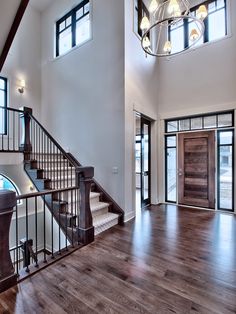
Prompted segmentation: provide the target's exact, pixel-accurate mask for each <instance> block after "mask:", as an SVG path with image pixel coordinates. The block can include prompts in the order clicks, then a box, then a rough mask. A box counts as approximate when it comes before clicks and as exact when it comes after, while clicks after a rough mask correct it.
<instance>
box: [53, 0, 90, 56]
mask: <svg viewBox="0 0 236 314" xmlns="http://www.w3.org/2000/svg"><path fill="white" fill-rule="evenodd" d="M88 3H89V10H88V12H86V13H85V6H86V5H87V4H88ZM90 6H91V3H90V0H84V1H82V2H81V3H79V4H78V5H77V6H76V7H74V8H73V9H72V10H71V11H69V12H68V13H66V14H65V15H64V16H63V17H62V18H60V19H59V20H58V21H57V22H56V57H59V56H61V55H63V54H60V53H59V41H60V34H62V33H63V32H64V31H65V30H66V29H68V28H69V27H71V36H72V38H71V48H70V50H71V49H72V48H73V47H76V46H79V45H76V23H77V22H78V21H79V20H81V19H83V18H84V17H85V16H87V15H88V14H90ZM81 8H83V15H82V16H81V17H79V18H78V19H76V13H77V12H78V11H79V10H80V9H81ZM69 17H71V24H70V25H68V26H67V25H66V20H67V19H68V18H69ZM63 22H65V28H64V29H63V30H62V31H60V24H61V23H63ZM70 50H68V51H70Z"/></svg>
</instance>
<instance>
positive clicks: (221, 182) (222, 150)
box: [218, 130, 234, 210]
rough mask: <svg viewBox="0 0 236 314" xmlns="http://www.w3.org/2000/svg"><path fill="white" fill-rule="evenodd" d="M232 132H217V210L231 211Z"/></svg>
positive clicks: (232, 185)
mask: <svg viewBox="0 0 236 314" xmlns="http://www.w3.org/2000/svg"><path fill="white" fill-rule="evenodd" d="M233 141H234V132H233V130H224V131H218V208H219V209H226V210H233V204H234V197H233V195H234V192H233V191H234V184H233V182H234V180H233V169H234V167H233V164H234V145H233Z"/></svg>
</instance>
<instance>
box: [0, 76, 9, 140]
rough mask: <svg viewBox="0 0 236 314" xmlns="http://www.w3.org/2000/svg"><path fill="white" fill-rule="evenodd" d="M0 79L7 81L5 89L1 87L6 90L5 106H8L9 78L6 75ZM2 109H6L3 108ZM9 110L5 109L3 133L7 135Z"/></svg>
mask: <svg viewBox="0 0 236 314" xmlns="http://www.w3.org/2000/svg"><path fill="white" fill-rule="evenodd" d="M0 80H3V81H4V83H5V89H2V88H0V90H1V91H3V92H4V106H3V107H5V108H7V105H8V104H7V99H8V98H7V95H8V80H7V78H6V77H3V76H0ZM1 110H4V109H3V108H2V109H1ZM7 122H8V121H7V110H4V128H3V133H1V135H7Z"/></svg>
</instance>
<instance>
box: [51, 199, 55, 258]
mask: <svg viewBox="0 0 236 314" xmlns="http://www.w3.org/2000/svg"><path fill="white" fill-rule="evenodd" d="M51 209H52V213H51V240H52V258H54V252H53V251H54V247H53V246H54V243H53V242H54V237H53V213H54V210H53V193H52V194H51Z"/></svg>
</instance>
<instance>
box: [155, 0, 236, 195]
mask: <svg viewBox="0 0 236 314" xmlns="http://www.w3.org/2000/svg"><path fill="white" fill-rule="evenodd" d="M227 4H228V9H229V10H228V21H229V35H228V36H227V37H225V38H223V39H221V40H219V41H216V42H212V43H207V44H204V45H202V46H200V47H199V48H196V49H195V50H189V51H188V52H186V53H184V54H181V55H177V56H173V57H171V58H163V59H159V62H158V75H159V77H160V80H159V88H158V98H157V101H158V107H157V108H158V114H159V115H160V117H161V121H160V131H159V134H160V138H159V142H158V151H159V152H160V153H159V155H158V156H159V158H158V182H159V184H158V186H159V191H158V194H159V196H160V201H164V141H163V138H164V136H163V132H164V119H166V118H173V117H181V116H186V115H193V114H201V113H207V112H214V111H222V110H228V109H235V108H236V89H235V84H236V1H234V0H229V1H228V2H227Z"/></svg>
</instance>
